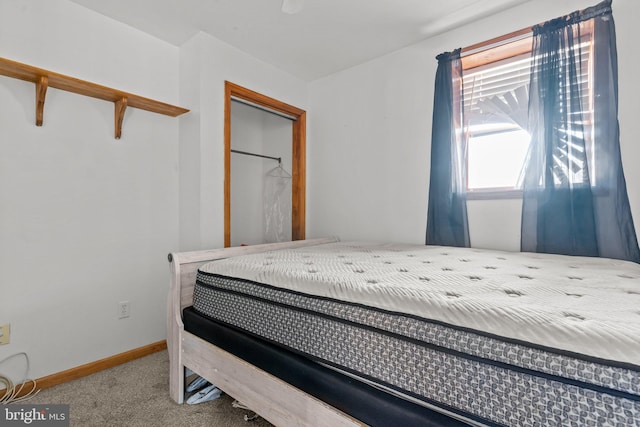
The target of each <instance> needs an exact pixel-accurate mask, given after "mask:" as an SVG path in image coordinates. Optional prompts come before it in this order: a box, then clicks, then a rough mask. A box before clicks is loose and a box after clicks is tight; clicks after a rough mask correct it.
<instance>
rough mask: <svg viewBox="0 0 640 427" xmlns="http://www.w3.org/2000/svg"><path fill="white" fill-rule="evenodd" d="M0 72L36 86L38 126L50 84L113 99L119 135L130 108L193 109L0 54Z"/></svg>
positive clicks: (171, 113)
mask: <svg viewBox="0 0 640 427" xmlns="http://www.w3.org/2000/svg"><path fill="white" fill-rule="evenodd" d="M0 75H4V76H7V77H12V78H14V79H20V80H25V81H28V82H32V83H35V85H36V126H42V123H43V119H44V102H45V97H46V95H47V89H48V88H49V87H52V88H55V89H59V90H65V91H67V92H73V93H77V94H79V95H85V96H89V97H92V98H98V99H102V100H105V101H109V102H113V103H114V105H115V112H114V113H115V118H114V122H115V132H114V133H115V138H116V139H120V137H121V136H122V122H123V119H124V112H125V110H126V109H127V107H131V108H139V109H141V110H146V111H151V112H152V113H158V114H164V115H166V116H171V117H177V116H179V115H181V114H184V113H187V112H188V111H189V110H187V109H186V108H182V107H177V106H175V105H170V104H165V103H164V102H160V101H155V100H153V99H149V98H144V97H142V96H138V95H134V94H131V93H127V92H123V91H120V90H117V89H112V88H109V87H106V86H101V85H98V84H95V83H91V82H87V81H84V80H80V79H76V78H75V77H70V76H66V75H64V74H59V73H55V72H53V71H48V70H44V69H42V68H37V67H34V66H31V65H27V64H22V63H20V62H15V61H11V60H9V59H6V58H1V57H0Z"/></svg>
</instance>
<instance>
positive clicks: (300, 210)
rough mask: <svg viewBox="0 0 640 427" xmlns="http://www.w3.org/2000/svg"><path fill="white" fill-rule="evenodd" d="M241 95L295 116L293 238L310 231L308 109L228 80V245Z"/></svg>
mask: <svg viewBox="0 0 640 427" xmlns="http://www.w3.org/2000/svg"><path fill="white" fill-rule="evenodd" d="M232 98H237V99H241V100H244V101H247V102H249V103H252V104H255V105H258V106H260V107H264V108H267V109H269V110H274V111H277V112H280V113H283V114H286V115H287V116H291V117H293V118H294V120H293V122H292V146H291V154H292V156H291V157H292V160H291V163H292V164H291V239H292V240H303V239H304V238H305V230H306V222H305V221H306V219H305V217H306V159H307V155H306V144H307V141H306V140H307V112H306V111H304V110H302V109H300V108H297V107H294V106H293V105H289V104H286V103H284V102H282V101H278V100H277V99H274V98H270V97H268V96H266V95H262V94H260V93H258V92H255V91H252V90H250V89H247V88H245V87H242V86H240V85H237V84H235V83H231V82H229V81H225V82H224V246H225V247H229V246H231V99H232Z"/></svg>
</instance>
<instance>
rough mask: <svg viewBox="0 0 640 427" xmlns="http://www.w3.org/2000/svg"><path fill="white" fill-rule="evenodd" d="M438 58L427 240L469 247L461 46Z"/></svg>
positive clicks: (434, 242) (430, 243)
mask: <svg viewBox="0 0 640 427" xmlns="http://www.w3.org/2000/svg"><path fill="white" fill-rule="evenodd" d="M437 60H438V69H437V71H436V83H435V94H434V103H433V125H432V135H431V170H430V182H429V207H428V212H427V235H426V244H428V245H442V246H462V247H469V225H468V221H467V200H466V185H467V178H466V168H465V164H466V143H465V138H464V134H463V123H464V120H463V119H464V112H463V110H464V108H463V96H462V95H463V94H462V61H461V60H460V49H457V50H455V51H453V52H448V53H443V54H440V55H438V56H437Z"/></svg>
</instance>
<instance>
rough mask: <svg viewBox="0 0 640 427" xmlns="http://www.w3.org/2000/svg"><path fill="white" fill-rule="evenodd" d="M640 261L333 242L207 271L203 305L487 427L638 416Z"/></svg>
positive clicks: (202, 275)
mask: <svg viewBox="0 0 640 427" xmlns="http://www.w3.org/2000/svg"><path fill="white" fill-rule="evenodd" d="M639 303H640V268H639V266H637V265H635V264H632V263H627V262H623V261H613V260H603V259H593V258H580V257H564V256H549V255H542V254H519V253H503V252H493V251H483V250H477V249H463V248H444V247H433V246H418V245H397V244H382V245H380V244H373V243H336V244H329V245H320V246H315V247H308V248H301V249H296V250H283V251H274V252H268V253H263V254H258V255H249V256H245V257H237V258H230V259H227V260H223V261H216V262H213V263H210V264H207V265H205V266H203V267H201V269H200V272H199V274H198V283H197V284H196V289H195V296H194V308H195V309H196V310H198V311H200V312H202V313H203V314H206V315H208V316H210V317H212V318H215V319H217V320H220V321H223V322H225V323H227V324H230V325H232V326H235V327H238V328H241V329H242V330H245V331H247V332H249V333H252V334H255V335H258V336H261V337H263V338H265V339H268V340H270V341H272V342H276V343H278V344H280V345H282V346H285V347H287V348H290V349H292V350H294V351H298V352H301V353H303V354H306V355H308V356H310V357H312V358H315V359H317V360H319V361H322V362H325V363H328V364H330V365H333V366H335V367H338V368H340V369H344V370H346V371H348V372H353V373H355V374H357V375H360V376H363V377H365V378H368V379H371V380H373V381H376V382H379V383H381V384H383V385H385V386H387V387H390V388H392V389H394V390H398V391H401V392H403V393H406V394H408V395H409V396H411V397H414V398H417V399H420V400H422V401H424V402H425V403H427V404H431V405H435V406H438V407H441V408H445V409H446V410H448V411H450V412H453V413H459V414H464V415H465V416H468V417H470V418H471V419H473V420H476V421H478V422H480V423H486V424H507V425H535V424H540V423H542V424H545V425H572V424H573V425H607V424H609V425H640V421H639V420H640V402H639V401H640V372H639V368H638V357H640V333H639V331H640V327H639V325H640V309H638V307H640V304H639Z"/></svg>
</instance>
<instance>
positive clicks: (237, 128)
mask: <svg viewBox="0 0 640 427" xmlns="http://www.w3.org/2000/svg"><path fill="white" fill-rule="evenodd" d="M260 132H263V133H264V134H259V133H260ZM285 138H286V139H285ZM283 139H284V141H283ZM224 140H225V180H224V240H225V242H224V244H225V247H229V246H232V245H233V246H237V245H240V244H257V243H267V242H273V241H276V240H282V239H286V240H300V239H304V238H305V159H306V154H305V145H306V112H305V111H304V110H301V109H299V108H297V107H294V106H291V105H288V104H286V103H283V102H281V101H278V100H276V99H273V98H270V97H268V96H265V95H262V94H259V93H257V92H254V91H252V90H249V89H247V88H244V87H242V86H239V85H236V84H234V83H231V82H225V126H224ZM285 197H286V200H285V199H284V198H285ZM283 221H284V222H283ZM283 225H284V226H285V227H286V229H282V227H283ZM289 227H290V230H289V229H288V228H289Z"/></svg>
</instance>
